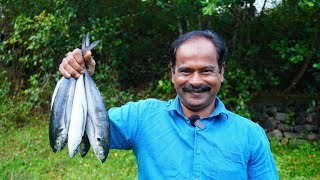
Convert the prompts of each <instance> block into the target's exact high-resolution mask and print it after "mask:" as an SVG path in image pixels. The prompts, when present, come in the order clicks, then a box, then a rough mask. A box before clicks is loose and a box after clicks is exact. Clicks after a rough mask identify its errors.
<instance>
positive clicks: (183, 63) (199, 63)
mask: <svg viewBox="0 0 320 180" xmlns="http://www.w3.org/2000/svg"><path fill="white" fill-rule="evenodd" d="M217 57H218V55H217V51H216V48H215V47H214V44H213V43H212V42H211V41H210V40H208V39H206V38H203V37H195V38H192V39H189V40H187V41H186V42H184V43H183V44H181V45H180V46H179V48H178V49H177V51H176V66H175V68H174V69H172V82H173V84H174V86H175V89H176V92H177V93H178V95H179V98H180V103H181V106H182V108H183V109H184V110H187V111H191V112H201V111H205V110H208V109H210V110H211V111H212V110H213V109H214V100H215V97H216V95H217V93H218V91H219V89H220V86H221V82H223V74H224V68H223V67H222V69H221V71H220V72H219V67H218V59H217ZM210 110H209V111H210ZM210 113H211V112H210Z"/></svg>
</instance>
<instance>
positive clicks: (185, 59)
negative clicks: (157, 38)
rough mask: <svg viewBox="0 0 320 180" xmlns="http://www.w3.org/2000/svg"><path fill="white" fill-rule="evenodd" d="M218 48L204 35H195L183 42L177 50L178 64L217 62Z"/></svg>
mask: <svg viewBox="0 0 320 180" xmlns="http://www.w3.org/2000/svg"><path fill="white" fill-rule="evenodd" d="M217 57H218V56H217V50H216V47H215V46H214V44H213V42H212V41H211V40H209V39H207V38H204V37H194V38H191V39H189V40H187V41H186V42H184V43H182V44H181V45H180V46H179V47H178V48H177V51H176V65H177V66H179V64H180V65H181V64H185V63H205V64H217V63H218V61H217Z"/></svg>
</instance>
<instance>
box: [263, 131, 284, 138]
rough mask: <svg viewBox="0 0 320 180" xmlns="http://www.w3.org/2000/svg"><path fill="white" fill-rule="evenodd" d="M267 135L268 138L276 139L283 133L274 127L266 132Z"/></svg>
mask: <svg viewBox="0 0 320 180" xmlns="http://www.w3.org/2000/svg"><path fill="white" fill-rule="evenodd" d="M267 137H268V138H269V139H270V138H276V139H278V140H281V139H282V138H283V134H282V132H281V131H280V130H278V129H275V130H273V131H271V132H268V133H267Z"/></svg>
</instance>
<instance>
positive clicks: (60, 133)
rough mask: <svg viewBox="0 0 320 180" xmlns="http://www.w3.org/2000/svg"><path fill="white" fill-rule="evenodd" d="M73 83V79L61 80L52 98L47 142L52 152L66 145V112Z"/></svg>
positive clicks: (67, 120) (67, 121) (70, 100)
mask: <svg viewBox="0 0 320 180" xmlns="http://www.w3.org/2000/svg"><path fill="white" fill-rule="evenodd" d="M75 81H76V80H75V79H74V78H68V79H67V78H64V77H63V78H61V79H60V80H59V81H58V83H57V85H56V87H55V90H54V93H53V96H52V100H51V113H50V123H49V141H50V146H51V148H52V150H53V152H57V151H60V150H62V149H63V148H64V147H65V145H66V139H67V136H68V128H69V118H70V116H69V115H68V114H67V113H66V112H67V111H68V110H69V108H70V106H72V103H70V102H72V101H73V93H74V92H73V91H74V88H75Z"/></svg>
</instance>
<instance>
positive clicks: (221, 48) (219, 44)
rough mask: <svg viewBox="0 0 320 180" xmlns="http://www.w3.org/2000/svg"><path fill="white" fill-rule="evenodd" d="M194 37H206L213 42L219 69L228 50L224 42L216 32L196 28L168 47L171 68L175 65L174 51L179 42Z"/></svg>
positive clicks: (181, 42)
mask: <svg viewBox="0 0 320 180" xmlns="http://www.w3.org/2000/svg"><path fill="white" fill-rule="evenodd" d="M195 37H204V38H207V39H208V40H210V41H211V42H212V43H213V44H214V46H215V49H216V51H217V54H218V57H217V58H218V65H219V69H221V67H222V66H223V65H224V63H225V57H226V54H227V51H228V49H227V47H226V44H225V42H224V41H223V39H222V38H221V37H220V36H218V35H217V34H216V33H214V32H212V31H209V30H205V31H200V30H196V31H191V32H189V33H186V34H183V35H181V36H180V37H178V38H177V39H176V40H175V41H174V42H173V43H172V44H171V46H170V49H169V60H170V66H171V70H172V69H174V68H175V66H176V52H177V49H178V48H179V46H180V45H181V44H183V43H184V42H186V41H188V40H189V39H192V38H195Z"/></svg>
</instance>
